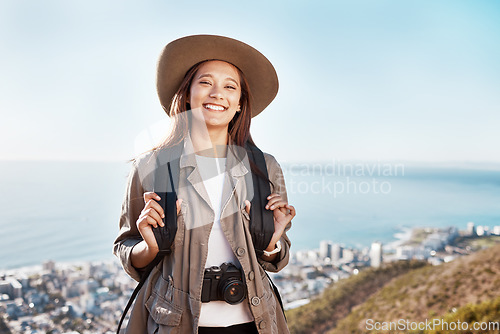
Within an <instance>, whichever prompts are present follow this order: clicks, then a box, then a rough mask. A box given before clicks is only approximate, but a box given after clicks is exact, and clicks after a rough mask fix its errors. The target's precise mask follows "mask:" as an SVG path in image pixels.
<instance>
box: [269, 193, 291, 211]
mask: <svg viewBox="0 0 500 334" xmlns="http://www.w3.org/2000/svg"><path fill="white" fill-rule="evenodd" d="M267 199H268V200H269V202H268V203H267V205H266V209H268V210H274V209H277V208H282V207H284V206H285V205H287V204H288V203H287V202H286V201H284V200H283V199H282V198H281V196H280V195H278V194H275V193H273V194H271V195H269V196H267Z"/></svg>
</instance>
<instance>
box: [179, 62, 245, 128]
mask: <svg viewBox="0 0 500 334" xmlns="http://www.w3.org/2000/svg"><path fill="white" fill-rule="evenodd" d="M240 97H241V85H240V77H239V74H238V70H237V69H236V67H234V66H233V65H231V64H229V63H226V62H225V61H220V60H211V61H207V62H205V63H203V64H201V66H200V68H199V69H198V71H197V72H196V73H195V75H194V77H193V81H192V83H191V89H190V91H189V104H190V105H191V109H192V110H193V115H194V116H195V119H197V120H200V121H201V120H204V122H205V123H206V125H207V127H209V128H210V127H227V126H228V124H229V122H230V121H231V120H232V119H233V117H234V115H235V114H236V111H238V110H240ZM202 117H203V118H202Z"/></svg>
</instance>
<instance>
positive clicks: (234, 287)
mask: <svg viewBox="0 0 500 334" xmlns="http://www.w3.org/2000/svg"><path fill="white" fill-rule="evenodd" d="M221 290H222V291H221V292H222V299H224V300H225V301H226V303H228V304H233V305H234V304H239V303H241V302H242V301H243V300H244V299H245V297H246V290H245V286H244V285H243V282H241V281H240V280H239V279H233V280H227V281H226V282H224V284H223V286H222V289H221Z"/></svg>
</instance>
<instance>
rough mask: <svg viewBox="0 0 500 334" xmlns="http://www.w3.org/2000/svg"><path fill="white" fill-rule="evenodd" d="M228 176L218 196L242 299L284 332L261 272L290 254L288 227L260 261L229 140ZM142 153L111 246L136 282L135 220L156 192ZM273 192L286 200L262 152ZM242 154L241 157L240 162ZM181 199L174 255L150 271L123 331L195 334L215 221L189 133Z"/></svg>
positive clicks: (245, 178)
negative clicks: (272, 256) (274, 252)
mask: <svg viewBox="0 0 500 334" xmlns="http://www.w3.org/2000/svg"><path fill="white" fill-rule="evenodd" d="M228 148H229V149H228V150H227V161H226V174H227V175H226V178H225V181H224V182H225V183H224V187H223V193H222V203H223V204H222V205H223V208H222V213H221V226H222V229H223V231H224V234H225V235H226V237H227V240H228V241H229V244H230V245H231V248H232V250H233V252H234V254H235V255H236V257H237V258H238V260H239V262H240V264H241V267H242V271H243V273H244V279H245V280H246V285H247V299H246V300H245V301H244V302H246V303H249V306H250V310H251V312H252V314H253V317H254V319H255V323H256V326H257V328H258V331H259V333H261V334H264V333H265V334H268V333H269V334H271V333H273V334H274V333H280V334H282V333H288V332H289V331H288V328H287V325H286V322H285V319H284V316H283V313H282V311H281V308H280V305H279V303H278V302H277V299H276V296H275V295H274V292H273V289H272V287H271V286H270V283H269V281H268V279H267V277H266V275H265V272H264V270H267V271H270V272H278V271H280V270H281V269H282V268H284V267H285V266H286V265H287V263H288V259H289V251H290V240H289V239H288V237H287V236H286V231H287V230H288V229H289V228H290V226H291V223H289V224H288V226H287V227H286V229H285V233H284V234H283V236H282V238H281V244H282V250H281V252H280V253H279V254H278V257H277V258H276V260H275V261H274V263H270V262H265V261H264V260H262V259H260V258H257V256H256V254H255V251H254V248H253V244H252V240H251V234H250V230H249V222H250V217H249V215H248V214H247V212H246V210H245V204H244V202H245V200H246V199H248V200H251V198H249V197H251V196H252V193H253V192H252V191H251V189H249V188H248V187H249V186H250V187H251V186H252V174H251V172H250V166H249V164H248V158H247V157H246V153H242V152H244V150H243V149H242V148H240V147H237V146H233V145H229V146H228ZM156 154H159V153H158V151H155V152H150V153H146V154H144V155H142V156H141V157H140V158H138V159H136V160H135V161H134V163H133V167H132V170H131V172H130V174H129V177H128V184H127V190H126V194H125V198H124V201H123V205H122V212H121V217H120V232H119V235H118V237H117V238H116V240H115V243H114V249H113V252H114V254H115V255H116V256H117V257H118V258H119V259H120V261H121V263H122V266H123V268H124V270H125V271H126V272H127V273H128V274H129V275H130V276H131V277H132V278H133V279H135V280H137V281H138V280H140V271H138V270H137V269H136V268H134V267H133V266H132V264H131V259H130V255H131V252H132V248H133V247H134V245H136V244H137V243H139V242H140V241H141V240H142V237H141V235H140V234H139V232H138V230H137V226H136V221H137V219H138V217H139V215H140V213H141V211H142V209H143V208H144V205H145V203H144V199H143V194H144V192H147V191H153V186H152V185H153V183H154V177H152V175H154V173H153V172H154V168H155V159H156V157H155V155H156ZM264 156H265V160H266V165H267V170H268V175H269V179H270V180H271V182H272V185H271V192H276V193H278V194H280V195H281V197H282V198H283V199H284V200H287V194H286V189H285V182H284V178H283V173H282V170H281V167H280V166H279V164H278V162H277V161H276V159H275V158H274V157H273V156H272V155H270V154H267V153H264ZM239 157H244V158H243V159H240V158H239ZM179 161H180V170H179V173H180V174H179V185H178V190H177V196H178V198H181V199H182V200H183V202H182V205H181V211H180V213H179V215H178V217H177V224H178V229H177V234H176V237H175V241H174V245H173V248H172V253H171V254H170V255H168V256H166V257H165V258H164V259H163V261H162V262H160V264H159V265H158V266H157V267H156V268H155V269H154V270H153V272H152V273H151V275H150V276H149V278H148V280H147V281H146V283H145V284H144V286H143V287H142V289H141V291H140V293H139V294H138V296H137V299H136V301H135V304H134V306H133V308H132V311H131V314H130V320H129V323H128V326H127V329H126V331H125V333H132V334H138V333H165V334H166V333H197V332H198V320H199V316H200V309H201V290H202V282H203V274H204V268H205V262H206V259H207V254H208V237H209V234H210V231H211V228H212V225H213V221H214V211H213V210H212V208H211V205H210V200H209V197H208V194H207V192H206V190H205V188H204V185H203V180H202V178H201V176H200V172H199V170H198V169H197V165H196V158H195V155H194V149H193V145H192V142H191V139H190V137H189V136H187V137H186V140H185V141H184V150H183V152H182V155H181V156H180V160H179Z"/></svg>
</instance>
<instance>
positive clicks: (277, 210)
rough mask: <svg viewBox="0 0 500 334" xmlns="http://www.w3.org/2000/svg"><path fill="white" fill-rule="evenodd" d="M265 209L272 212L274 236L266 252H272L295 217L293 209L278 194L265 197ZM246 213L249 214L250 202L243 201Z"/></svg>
mask: <svg viewBox="0 0 500 334" xmlns="http://www.w3.org/2000/svg"><path fill="white" fill-rule="evenodd" d="M267 199H268V200H269V202H267V205H266V209H267V210H272V211H273V216H274V234H273V237H272V238H271V242H270V243H269V246H268V247H267V249H266V250H267V251H269V252H270V251H272V250H273V249H274V248H275V247H276V243H277V242H278V240H279V239H280V238H281V236H282V235H283V232H284V231H285V228H286V226H287V225H288V223H289V222H290V221H291V220H292V219H293V217H295V214H296V212H295V208H294V207H293V206H292V205H289V204H288V202H286V201H285V200H283V199H282V198H281V196H280V195H279V194H276V193H273V194H271V195H269V196H268V197H267ZM245 204H246V211H247V213H248V214H250V201H248V200H247V201H245Z"/></svg>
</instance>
